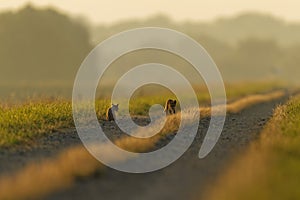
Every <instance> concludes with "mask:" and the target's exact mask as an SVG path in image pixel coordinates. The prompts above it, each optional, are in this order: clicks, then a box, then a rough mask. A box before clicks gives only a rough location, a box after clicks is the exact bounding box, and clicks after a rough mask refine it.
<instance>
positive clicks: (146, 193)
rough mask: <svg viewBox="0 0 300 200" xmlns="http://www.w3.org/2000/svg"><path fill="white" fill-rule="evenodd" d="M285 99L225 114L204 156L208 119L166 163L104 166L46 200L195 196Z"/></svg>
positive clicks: (177, 197)
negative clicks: (154, 167)
mask: <svg viewBox="0 0 300 200" xmlns="http://www.w3.org/2000/svg"><path fill="white" fill-rule="evenodd" d="M286 100H287V97H283V98H280V99H277V100H271V101H268V102H263V103H258V104H255V105H252V106H251V107H248V108H246V109H244V110H242V111H241V112H239V113H236V114H228V115H227V117H226V122H225V126H224V130H223V132H222V135H221V138H220V139H219V141H218V143H217V145H216V146H215V147H214V149H213V150H212V152H211V153H210V154H209V155H208V156H207V157H205V158H204V159H201V160H200V159H199V158H198V152H199V149H200V145H201V142H202V141H203V138H204V136H205V134H206V131H207V128H208V125H209V118H204V119H201V121H200V127H199V130H198V134H197V137H196V138H195V141H194V142H193V144H192V145H191V147H190V148H189V150H188V151H187V152H186V153H185V154H184V155H183V156H182V157H181V158H180V159H178V160H177V161H176V162H174V163H173V164H171V165H170V166H168V167H166V168H164V169H162V170H159V171H156V172H152V173H146V174H127V173H123V172H118V171H116V170H113V169H107V170H106V171H105V173H103V174H102V175H101V176H94V177H88V178H86V179H80V180H78V181H77V182H76V183H75V185H74V186H73V187H72V188H70V189H67V190H64V191H61V192H58V193H55V194H52V195H50V196H48V198H47V199H120V198H122V199H189V198H191V197H194V195H195V194H197V195H198V197H199V195H201V193H202V191H205V187H206V186H209V185H210V184H212V183H213V181H214V180H215V179H216V178H217V177H218V175H219V174H220V173H222V170H223V169H224V167H225V166H226V164H228V163H229V162H230V160H231V159H232V158H233V157H234V155H236V154H237V153H241V152H242V150H243V149H244V148H245V147H246V146H247V144H249V142H251V141H253V140H255V139H256V138H257V137H258V136H259V133H260V131H261V130H262V128H263V126H264V125H265V124H266V122H267V121H268V120H269V118H270V117H271V116H272V112H273V109H274V108H275V107H276V105H277V104H279V103H284V102H285V101H286ZM82 165H84V163H82ZM199 198H201V197H199Z"/></svg>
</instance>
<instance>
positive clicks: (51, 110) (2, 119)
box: [0, 101, 73, 146]
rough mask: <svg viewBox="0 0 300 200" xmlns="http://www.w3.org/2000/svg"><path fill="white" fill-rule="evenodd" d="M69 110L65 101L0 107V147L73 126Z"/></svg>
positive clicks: (69, 107)
mask: <svg viewBox="0 0 300 200" xmlns="http://www.w3.org/2000/svg"><path fill="white" fill-rule="evenodd" d="M71 110H72V109H71V104H70V103H68V102H65V101H54V102H40V103H28V104H24V105H19V106H13V107H6V108H3V107H2V108H1V112H0V135H1V137H0V146H9V145H12V144H17V143H20V142H26V141H28V140H30V139H31V138H32V137H34V136H36V135H41V134H44V133H50V132H52V131H54V130H56V129H59V128H67V127H70V126H73V118H72V112H71Z"/></svg>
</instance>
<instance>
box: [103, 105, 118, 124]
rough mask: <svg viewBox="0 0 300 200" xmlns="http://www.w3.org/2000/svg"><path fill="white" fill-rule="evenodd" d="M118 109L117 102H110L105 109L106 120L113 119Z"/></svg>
mask: <svg viewBox="0 0 300 200" xmlns="http://www.w3.org/2000/svg"><path fill="white" fill-rule="evenodd" d="M118 110H119V104H116V105H114V104H111V107H110V108H108V109H107V111H106V120H108V121H115V118H114V116H115V112H118Z"/></svg>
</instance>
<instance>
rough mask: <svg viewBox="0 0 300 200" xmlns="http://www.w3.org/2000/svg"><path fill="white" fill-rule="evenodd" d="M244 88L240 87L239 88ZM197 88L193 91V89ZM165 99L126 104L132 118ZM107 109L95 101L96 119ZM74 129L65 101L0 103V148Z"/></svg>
mask: <svg viewBox="0 0 300 200" xmlns="http://www.w3.org/2000/svg"><path fill="white" fill-rule="evenodd" d="M243 85H244V87H243ZM271 86H272V84H260V85H258V84H239V85H233V86H229V87H228V88H227V92H228V94H229V95H228V98H237V97H239V96H244V95H245V94H246V93H247V91H248V94H249V93H254V92H255V93H257V92H263V91H266V90H269V89H270V88H271ZM196 89H197V88H196ZM197 91H198V92H197V97H198V100H199V103H200V105H207V104H208V102H209V100H210V97H209V94H208V93H207V91H206V89H205V88H204V87H201V88H198V89H197ZM167 98H175V96H174V95H172V94H171V93H170V94H169V95H167V96H164V95H162V94H158V95H156V96H154V95H138V96H135V98H132V99H131V101H130V113H131V114H132V115H147V114H148V112H149V108H150V107H151V105H153V104H154V103H155V104H157V103H158V104H161V105H162V106H164V103H165V100H166V99H167ZM109 106H110V101H109V100H108V99H101V100H97V101H96V113H97V116H98V118H99V119H105V113H106V110H107V108H108V107H109ZM70 127H74V123H73V117H72V107H71V102H70V101H69V100H53V99H52V100H49V99H47V98H45V99H40V100H36V99H35V100H34V101H28V102H25V103H22V104H20V103H18V104H17V105H11V104H10V103H9V102H6V104H4V103H3V104H2V105H1V104H0V147H6V146H12V145H14V144H20V143H24V142H28V141H31V140H32V139H33V138H35V137H38V136H41V135H43V134H49V133H51V132H53V131H56V130H58V129H61V128H70Z"/></svg>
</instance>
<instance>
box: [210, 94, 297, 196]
mask: <svg viewBox="0 0 300 200" xmlns="http://www.w3.org/2000/svg"><path fill="white" fill-rule="evenodd" d="M299 147H300V96H296V97H293V98H292V99H291V100H290V101H289V102H288V103H287V104H286V105H281V106H279V107H277V109H276V110H275V113H274V116H273V118H272V119H271V121H270V122H269V123H268V124H267V126H266V128H265V129H264V130H263V132H262V135H261V138H260V139H259V141H258V142H256V143H255V144H253V145H252V146H251V147H250V148H249V149H248V151H247V152H246V154H243V155H242V156H241V157H238V158H237V159H236V161H234V162H233V163H231V164H230V166H229V168H228V170H227V171H225V174H224V175H223V176H221V178H220V180H219V181H218V183H217V184H216V185H214V187H213V189H211V191H210V192H209V194H208V195H207V199H249V200H250V199H299V198H300V190H299V187H300V179H299V177H300V171H299V169H300V148H299Z"/></svg>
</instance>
